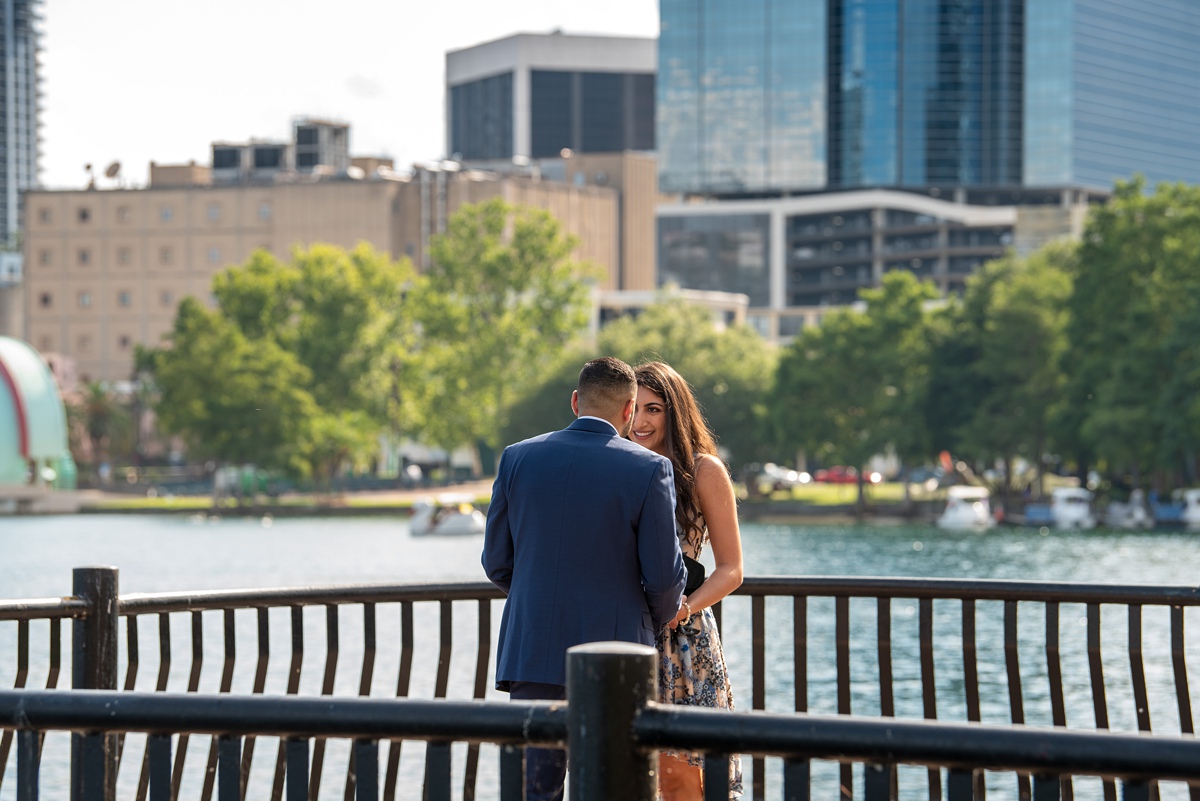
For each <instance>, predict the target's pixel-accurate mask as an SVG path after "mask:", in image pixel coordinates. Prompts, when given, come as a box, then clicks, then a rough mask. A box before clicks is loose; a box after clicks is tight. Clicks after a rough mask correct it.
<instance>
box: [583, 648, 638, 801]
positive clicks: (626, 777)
mask: <svg viewBox="0 0 1200 801" xmlns="http://www.w3.org/2000/svg"><path fill="white" fill-rule="evenodd" d="M656 653H657V652H656V651H655V650H654V649H653V648H650V647H648V646H645V645H635V644H633V643H626V642H603V643H588V644H587V645H577V646H575V647H574V648H571V649H569V650H568V651H567V764H568V766H569V768H570V771H571V782H570V784H571V801H607V800H608V799H611V798H620V799H628V801H652V800H653V798H654V795H655V792H656V791H657V789H658V780H657V772H656V771H655V769H654V768H655V765H654V762H655V753H654V752H653V751H646V750H644V749H642V748H641V747H639V746H638V744H637V743H636V742H634V740H633V721H634V718H635V717H637V714H638V712H640V711H641V710H642V709H644V708H645V707H646V704H647V702H648V701H650V700H652V699H654V698H655V675H654V660H655V656H656Z"/></svg>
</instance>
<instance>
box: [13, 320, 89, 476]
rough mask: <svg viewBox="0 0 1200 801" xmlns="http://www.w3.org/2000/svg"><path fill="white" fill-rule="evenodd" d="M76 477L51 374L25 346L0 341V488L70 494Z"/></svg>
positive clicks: (60, 407)
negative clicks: (32, 487)
mask: <svg viewBox="0 0 1200 801" xmlns="http://www.w3.org/2000/svg"><path fill="white" fill-rule="evenodd" d="M75 479H76V469H75V462H74V460H73V459H72V458H71V451H70V448H69V447H68V444H67V413H66V409H65V408H64V406H63V400H62V394H61V393H60V392H59V388H58V383H57V382H56V381H55V380H54V374H53V373H51V372H50V368H49V366H47V364H46V361H45V360H44V359H43V358H42V357H41V355H40V354H38V352H37V351H36V350H34V349H33V348H32V347H30V346H29V344H27V343H25V342H22V341H21V340H19V339H13V338H11V337H0V487H6V486H7V487H11V486H23V485H36V486H43V487H46V486H49V487H52V488H54V489H67V490H69V489H74V488H75Z"/></svg>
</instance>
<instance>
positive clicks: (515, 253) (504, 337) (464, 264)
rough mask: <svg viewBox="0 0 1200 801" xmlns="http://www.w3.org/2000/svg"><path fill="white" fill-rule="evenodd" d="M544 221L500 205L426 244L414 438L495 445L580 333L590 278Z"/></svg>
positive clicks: (459, 215) (468, 210)
mask: <svg viewBox="0 0 1200 801" xmlns="http://www.w3.org/2000/svg"><path fill="white" fill-rule="evenodd" d="M575 247H576V242H575V240H574V238H572V237H570V236H568V235H565V234H564V233H563V232H562V230H561V229H560V227H559V225H558V223H557V222H556V221H555V220H554V218H553V217H551V216H550V215H549V214H548V213H547V212H545V211H541V210H537V209H529V208H518V207H514V206H510V205H509V204H507V203H505V202H504V201H503V200H500V199H493V200H489V201H486V202H484V203H480V204H478V205H466V206H463V207H462V208H460V209H459V210H458V211H457V212H456V213H455V214H454V215H452V216H451V217H450V219H449V221H448V224H447V228H446V233H445V234H442V235H439V236H436V237H434V238H433V240H432V241H431V243H430V256H431V262H432V263H431V266H430V268H429V270H428V271H427V272H426V273H425V274H424V275H423V276H422V280H421V281H420V282H418V283H417V284H415V285H414V287H413V290H412V293H411V298H412V302H413V304H414V314H415V315H416V319H417V321H418V322H419V324H420V328H421V337H422V338H421V343H420V348H419V352H418V353H417V354H416V355H415V357H414V360H413V361H412V363H411V367H412V371H413V373H415V374H417V375H419V376H420V380H419V382H418V386H417V388H416V391H418V392H419V393H420V401H419V403H418V405H419V406H420V407H421V408H423V409H425V410H427V411H426V412H425V413H424V414H423V416H422V425H421V432H422V438H423V439H425V440H426V441H428V442H430V443H431V444H435V445H438V446H441V447H443V448H445V449H447V450H450V449H452V448H455V447H458V446H460V445H466V444H471V445H474V444H477V443H480V442H482V443H484V444H486V445H488V446H490V447H492V448H495V447H498V446H499V445H500V437H501V431H503V430H504V428H505V425H506V423H507V420H508V417H509V415H510V413H511V412H512V409H513V406H514V404H515V403H516V402H517V401H518V399H519V398H521V397H522V396H524V395H525V394H526V393H527V392H528V390H529V388H530V387H531V386H534V385H536V384H537V383H538V381H539V378H540V376H541V374H542V370H543V369H544V367H545V365H546V364H547V363H550V362H553V361H554V360H555V359H556V357H557V356H558V355H559V354H561V353H562V351H563V349H564V348H565V347H567V345H568V344H569V343H570V342H571V341H572V339H573V338H574V337H575V336H577V335H578V334H579V333H580V332H581V331H583V330H584V328H585V327H586V326H587V322H588V314H589V311H590V309H591V301H590V294H589V293H590V285H591V284H590V278H591V276H593V275H594V270H593V268H591V267H590V266H588V265H586V264H583V263H580V262H577V261H574V260H573V259H572V258H571V254H572V252H573V251H574V249H575Z"/></svg>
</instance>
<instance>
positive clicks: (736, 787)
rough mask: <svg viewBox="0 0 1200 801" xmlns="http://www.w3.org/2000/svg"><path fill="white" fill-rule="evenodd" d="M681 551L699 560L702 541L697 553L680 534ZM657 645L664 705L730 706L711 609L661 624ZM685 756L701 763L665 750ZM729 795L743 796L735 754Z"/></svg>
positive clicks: (696, 757)
mask: <svg viewBox="0 0 1200 801" xmlns="http://www.w3.org/2000/svg"><path fill="white" fill-rule="evenodd" d="M680 545H681V546H682V547H683V550H684V553H687V554H688V556H691V557H692V558H693V559H699V558H700V553H701V552H703V550H704V545H703V543H701V546H700V548H699V549H698V550H697V551H696V553H694V554H693V553H691V550H692V548H691V545H690V544H689V543H687V542H686V540H685V539H684V538H683V537H680ZM655 645H656V647H657V648H658V700H659V702H660V703H664V704H680V705H682V706H704V707H713V708H717V709H729V710H732V709H733V687H732V686H731V685H730V683H729V671H728V669H727V668H726V667H725V652H724V651H722V650H721V634H720V632H718V631H717V620H716V618H715V617H713V613H712V610H711V609H702V610H700V611H699V612H696V613H694V614H693V615H692V616H691V617H690V618H688V619H687V620H686V621H684V622H683V623H681V624H679V625H678V626H677V627H676V628H675V630H674V631H672V630H671V629H670V628H668V627H666V626H664V627H663V629H662V631H660V632H659V633H658V639H657V642H656V643H655ZM662 753H665V754H670V755H672V756H676V757H679V758H680V759H686V760H687V762H688V764H689V765H696V766H702V765H703V764H704V759H703V757H702V755H700V754H698V753H689V752H683V753H680V752H675V751H664V752H662ZM729 763H730V764H729V767H730V771H729V797H730V798H741V797H742V761H741V758H740V757H739V756H737V755H736V754H735V755H734V756H732V757H730V758H729Z"/></svg>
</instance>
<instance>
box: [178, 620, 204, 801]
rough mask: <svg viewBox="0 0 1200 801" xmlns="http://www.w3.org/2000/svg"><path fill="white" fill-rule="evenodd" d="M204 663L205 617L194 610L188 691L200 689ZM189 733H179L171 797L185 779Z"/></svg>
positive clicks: (192, 691)
mask: <svg viewBox="0 0 1200 801" xmlns="http://www.w3.org/2000/svg"><path fill="white" fill-rule="evenodd" d="M203 664H204V619H203V613H202V612H199V611H193V612H192V670H191V674H190V675H189V676H188V685H187V691H188V692H189V693H194V692H196V691H197V690H198V689H200V668H201V666H202V665H203ZM187 749H188V735H187V734H186V733H184V734H180V735H179V744H178V745H177V746H176V748H175V769H174V770H173V771H172V772H171V798H179V785H180V783H181V782H182V781H183V765H184V763H185V762H186V760H187Z"/></svg>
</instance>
